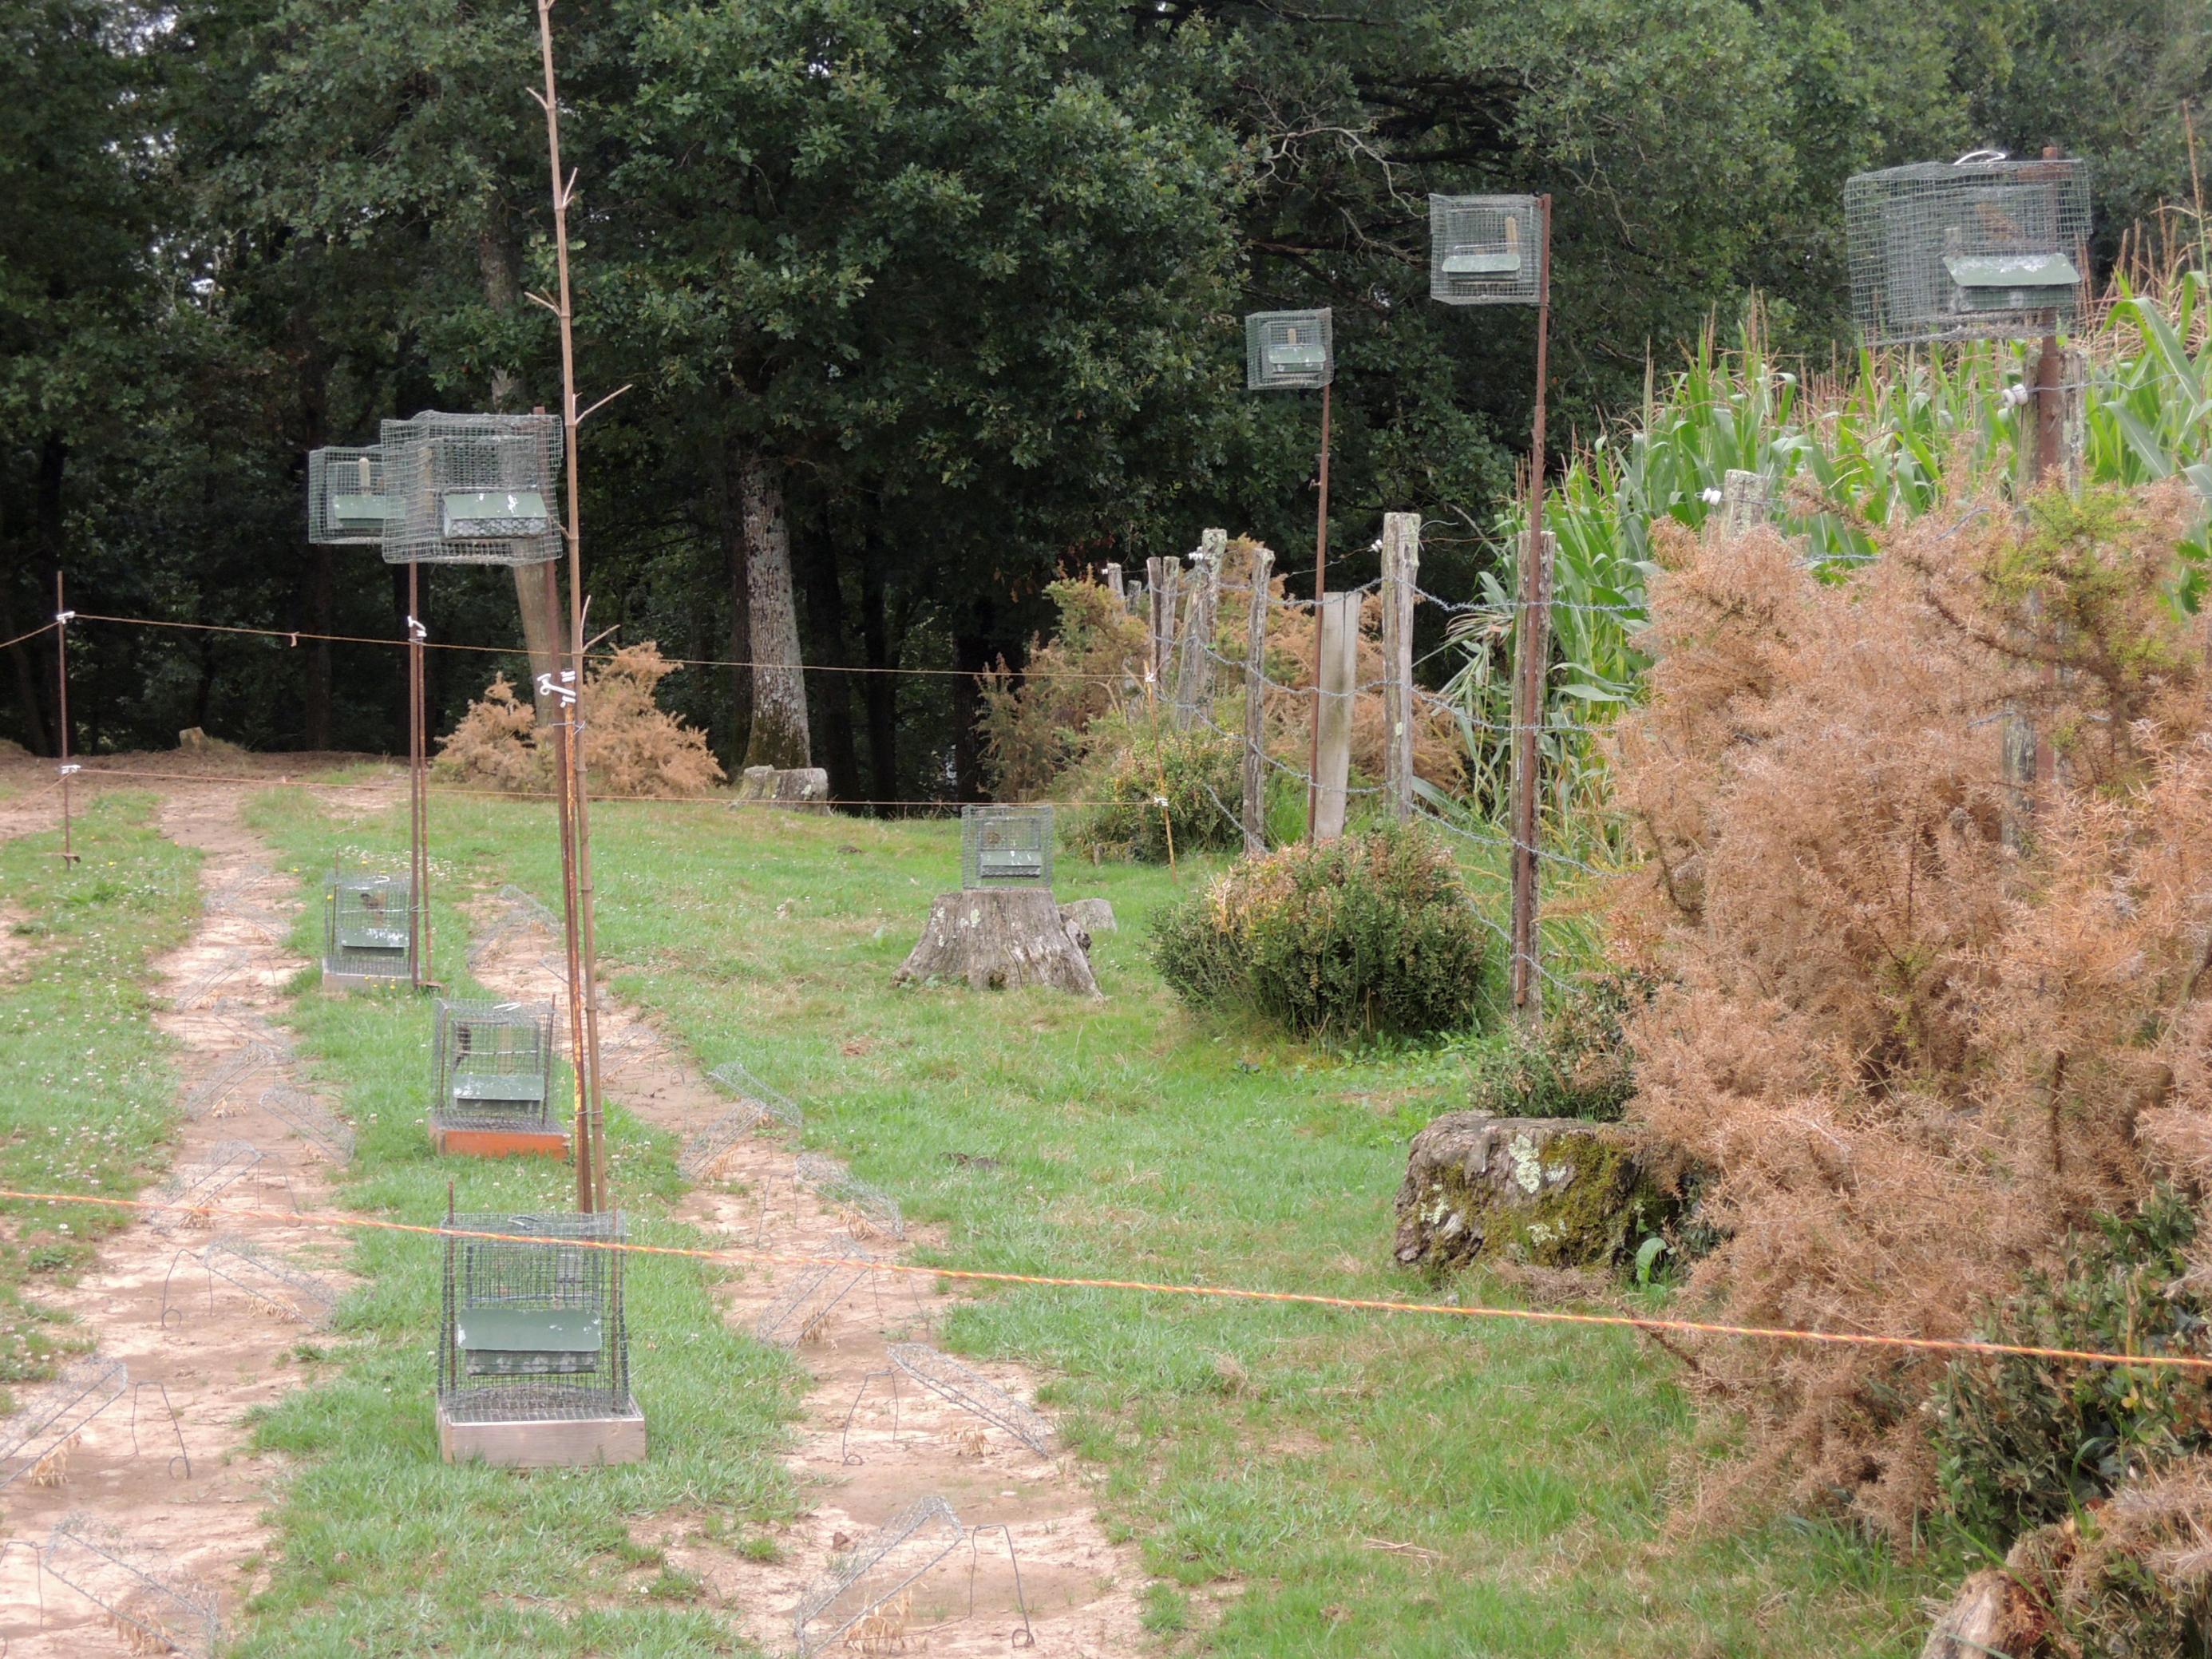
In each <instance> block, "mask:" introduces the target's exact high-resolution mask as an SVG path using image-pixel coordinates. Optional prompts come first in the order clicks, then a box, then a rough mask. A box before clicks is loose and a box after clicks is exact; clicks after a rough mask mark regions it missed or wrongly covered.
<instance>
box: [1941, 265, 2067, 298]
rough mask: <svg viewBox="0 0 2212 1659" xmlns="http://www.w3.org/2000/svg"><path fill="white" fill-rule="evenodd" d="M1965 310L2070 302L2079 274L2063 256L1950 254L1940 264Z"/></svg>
mask: <svg viewBox="0 0 2212 1659" xmlns="http://www.w3.org/2000/svg"><path fill="white" fill-rule="evenodd" d="M1943 266H1944V269H1945V270H1948V271H1949V272H1950V274H1951V280H1952V282H1953V283H1956V284H1957V285H1958V289H1959V303H1960V305H1961V306H1962V307H1966V309H1968V310H1990V311H2024V310H2033V309H2034V308H2035V307H2039V306H2049V307H2057V306H2060V305H2063V304H2064V303H2066V301H2069V299H2071V298H2072V296H2073V293H2074V289H2075V287H2076V286H2077V285H2078V284H2079V283H2081V272H2080V271H2078V270H2075V268H2074V262H2073V261H2072V260H2071V259H2069V258H2067V257H2066V256H2065V255H2064V254H2063V253H1954V254H1952V255H1950V256H1949V257H1948V258H1946V259H1945V260H1944V261H1943Z"/></svg>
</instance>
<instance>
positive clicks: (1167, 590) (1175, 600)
mask: <svg viewBox="0 0 2212 1659" xmlns="http://www.w3.org/2000/svg"><path fill="white" fill-rule="evenodd" d="M1181 610H1182V560H1181V559H1172V558H1170V559H1162V560H1161V561H1160V597H1159V602H1158V607H1157V609H1156V610H1155V611H1153V615H1154V616H1155V617H1158V622H1159V630H1160V631H1159V637H1158V639H1157V640H1156V641H1153V646H1152V660H1153V662H1154V664H1155V668H1154V672H1153V681H1154V685H1153V696H1154V697H1155V698H1157V699H1158V705H1159V707H1161V708H1167V707H1168V706H1169V704H1170V702H1171V700H1172V699H1173V698H1174V696H1175V660H1176V638H1177V635H1178V633H1179V629H1178V628H1177V623H1178V622H1179V621H1180V616H1179V612H1180V611H1181Z"/></svg>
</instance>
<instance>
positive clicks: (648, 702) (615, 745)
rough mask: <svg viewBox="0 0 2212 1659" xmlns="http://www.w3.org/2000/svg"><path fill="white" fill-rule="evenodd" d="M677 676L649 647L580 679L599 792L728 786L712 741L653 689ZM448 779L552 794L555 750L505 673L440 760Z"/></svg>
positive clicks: (588, 758)
mask: <svg viewBox="0 0 2212 1659" xmlns="http://www.w3.org/2000/svg"><path fill="white" fill-rule="evenodd" d="M674 671H675V665H674V664H672V663H671V662H669V661H668V660H667V659H665V658H664V657H662V656H661V654H660V650H659V647H658V646H657V645H656V644H654V643H653V641H650V640H648V641H646V642H645V643H644V644H642V645H631V646H624V647H623V648H622V649H621V650H619V651H617V652H616V653H614V654H613V655H612V656H611V657H607V658H604V659H600V660H599V661H597V662H595V663H592V665H589V666H588V667H586V670H585V673H584V696H583V710H584V714H583V718H584V757H585V762H586V765H587V766H588V768H589V769H590V772H591V786H592V790H593V791H594V792H595V793H600V794H606V795H654V796H664V797H673V796H682V795H698V794H703V793H706V792H707V791H708V790H709V789H712V788H713V787H714V786H715V785H716V784H718V783H720V782H721V781H722V769H721V767H720V764H719V763H716V761H715V759H714V756H713V754H712V753H710V752H709V751H708V748H707V737H706V734H705V733H704V732H701V731H699V730H697V729H696V727H693V726H686V725H684V722H683V721H682V720H678V718H677V717H676V716H675V715H673V714H670V713H669V712H668V711H667V710H666V709H665V708H661V707H660V705H659V702H657V701H655V692H656V691H657V690H658V689H659V684H660V682H661V681H662V680H664V679H665V678H667V677H668V676H669V675H670V674H671V673H673V672H674ZM434 765H435V767H436V769H437V771H438V773H439V775H441V776H442V777H447V778H452V779H455V780H458V781H466V782H469V783H472V784H476V785H479V786H483V785H489V787H492V788H495V789H507V790H514V791H518V792H520V791H533V790H546V789H550V788H551V787H553V778H554V765H555V760H554V747H553V744H552V742H551V740H550V738H548V740H547V741H545V742H544V743H542V744H541V743H540V742H539V741H538V720H537V715H536V714H535V712H534V711H533V710H532V707H531V705H530V704H528V703H526V702H523V701H521V700H520V698H518V697H517V696H515V694H514V688H513V686H512V685H510V684H508V683H507V677H506V676H505V675H504V674H502V675H501V676H499V677H498V678H495V679H494V680H493V681H492V683H491V684H490V686H489V689H487V690H486V691H485V692H484V695H483V699H482V700H481V701H480V702H472V703H471V704H470V705H469V711H468V713H467V714H464V715H463V716H462V717H461V720H460V721H459V724H458V725H456V726H454V727H453V731H452V732H450V733H449V734H448V735H447V737H446V738H444V739H443V741H442V742H441V744H440V747H439V752H438V757H437V759H436V761H435V763H434Z"/></svg>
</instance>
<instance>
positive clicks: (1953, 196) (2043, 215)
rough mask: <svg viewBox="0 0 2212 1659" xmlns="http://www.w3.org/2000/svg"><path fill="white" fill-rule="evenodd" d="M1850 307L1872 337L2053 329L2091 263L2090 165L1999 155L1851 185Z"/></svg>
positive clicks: (2069, 312) (1847, 195)
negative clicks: (2089, 257)
mask: <svg viewBox="0 0 2212 1659" xmlns="http://www.w3.org/2000/svg"><path fill="white" fill-rule="evenodd" d="M1844 227H1845V232H1846V236H1847V239H1848V241H1849V244H1850V267H1851V307H1852V313H1853V316H1854V318H1855V319H1856V320H1857V323H1858V325H1859V330H1860V332H1861V333H1862V334H1863V336H1864V337H1865V338H1866V339H1867V341H1868V342H1869V343H1872V344H1876V345H1898V344H1904V343H1911V342H1916V341H1943V340H1972V339H2014V338H2024V337H2033V336H2036V335H2041V334H2048V333H2051V332H2054V331H2056V330H2057V327H2058V326H2059V325H2060V324H2061V323H2063V322H2066V321H2069V320H2071V319H2072V318H2073V317H2074V315H2075V312H2076V310H2077V309H2078V308H2079V305H2080V301H2081V292H2082V285H2083V277H2084V276H2085V274H2086V273H2087V270H2088V269H2089V264H2088V258H2087V246H2088V240H2089V176H2088V170H2087V167H2086V166H2085V165H2084V164H2083V163H2082V162H2081V161H2072V160H2063V159H2059V158H2056V157H2051V158H2038V159H2036V160H2033V161H2015V160H2012V159H2010V158H2008V157H2006V156H2003V155H1997V154H1995V153H1993V152H1983V153H1977V154H1975V155H1968V156H1963V157H1961V158H1960V160H1958V161H1951V162H1942V161H1927V162H1917V163H1914V164H1912V165H1910V166H1906V167H1887V168H1884V169H1882V170H1881V171H1880V172H1877V173H1859V174H1857V176H1855V177H1854V178H1852V179H1850V180H1849V181H1848V182H1847V183H1846V184H1845V185H1844Z"/></svg>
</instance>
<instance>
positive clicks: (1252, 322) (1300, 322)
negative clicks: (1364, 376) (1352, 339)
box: [1244, 310, 1336, 392]
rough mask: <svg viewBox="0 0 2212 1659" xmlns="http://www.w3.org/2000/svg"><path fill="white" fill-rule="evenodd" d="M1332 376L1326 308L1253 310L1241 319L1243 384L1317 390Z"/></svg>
mask: <svg viewBox="0 0 2212 1659" xmlns="http://www.w3.org/2000/svg"><path fill="white" fill-rule="evenodd" d="M1335 378H1336V338H1335V335H1334V331H1333V326H1332V324H1331V321H1330V317H1329V313H1328V312H1327V311H1325V310H1324V311H1255V312H1254V313H1252V314H1251V315H1250V316H1249V317H1247V318H1246V319H1244V389H1245V390H1246V391H1248V392H1317V391H1319V390H1320V389H1321V388H1322V387H1323V386H1327V385H1328V383H1329V382H1330V381H1331V380H1334V379H1335Z"/></svg>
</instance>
